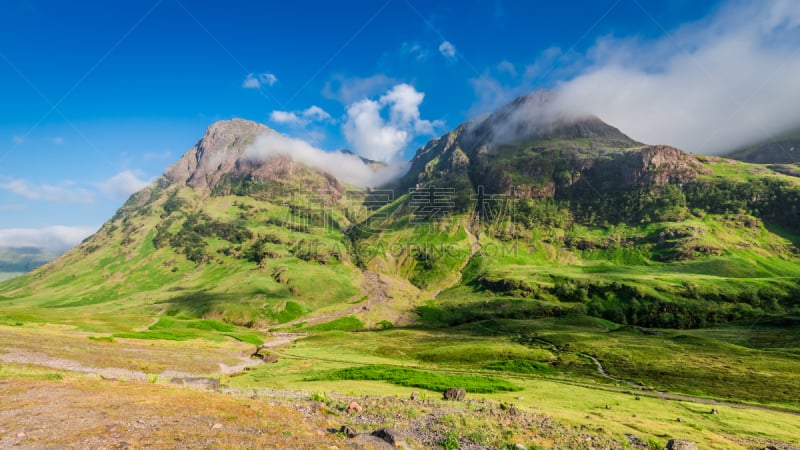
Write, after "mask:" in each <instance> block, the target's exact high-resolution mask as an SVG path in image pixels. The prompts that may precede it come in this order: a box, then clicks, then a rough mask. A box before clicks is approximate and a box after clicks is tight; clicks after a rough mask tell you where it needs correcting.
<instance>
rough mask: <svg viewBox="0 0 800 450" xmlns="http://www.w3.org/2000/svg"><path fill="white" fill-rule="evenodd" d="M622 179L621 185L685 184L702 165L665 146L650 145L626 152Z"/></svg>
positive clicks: (690, 157)
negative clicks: (623, 181) (623, 183)
mask: <svg viewBox="0 0 800 450" xmlns="http://www.w3.org/2000/svg"><path fill="white" fill-rule="evenodd" d="M626 156H627V158H626V159H625V160H624V163H623V165H622V166H621V169H622V176H623V179H624V180H625V184H628V185H633V184H665V183H685V182H687V181H689V180H691V179H693V178H695V177H696V176H697V175H698V173H700V172H701V171H702V170H703V166H702V164H701V163H700V161H698V160H697V159H696V158H695V157H693V156H691V155H689V154H686V153H684V152H682V151H681V150H679V149H677V148H675V147H670V146H667V145H653V146H650V147H645V148H643V149H641V150H637V151H633V152H630V153H627V155H626Z"/></svg>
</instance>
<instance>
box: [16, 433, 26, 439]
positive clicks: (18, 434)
mask: <svg viewBox="0 0 800 450" xmlns="http://www.w3.org/2000/svg"><path fill="white" fill-rule="evenodd" d="M17 437H18V438H24V437H25V433H17Z"/></svg>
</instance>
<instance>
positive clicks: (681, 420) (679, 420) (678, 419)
mask: <svg viewBox="0 0 800 450" xmlns="http://www.w3.org/2000/svg"><path fill="white" fill-rule="evenodd" d="M675 421H676V422H683V419H681V418H680V417H678V418H677V419H675Z"/></svg>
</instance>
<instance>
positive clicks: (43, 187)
mask: <svg viewBox="0 0 800 450" xmlns="http://www.w3.org/2000/svg"><path fill="white" fill-rule="evenodd" d="M0 189H2V190H6V191H9V192H11V193H14V194H16V195H18V196H20V197H23V198H26V199H28V200H35V201H48V202H56V203H92V202H93V201H94V196H93V195H92V193H91V192H90V191H88V190H87V189H83V188H80V187H78V186H77V185H76V184H75V182H73V181H69V180H68V181H62V182H61V183H59V184H57V185H54V184H46V183H45V184H38V185H35V184H31V183H29V182H28V181H27V180H22V179H12V180H11V181H8V182H5V183H0Z"/></svg>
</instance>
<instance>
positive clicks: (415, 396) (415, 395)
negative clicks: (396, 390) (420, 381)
mask: <svg viewBox="0 0 800 450" xmlns="http://www.w3.org/2000/svg"><path fill="white" fill-rule="evenodd" d="M411 400H419V392H417V391H411Z"/></svg>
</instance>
